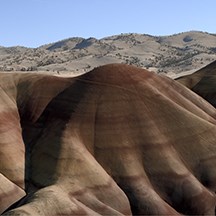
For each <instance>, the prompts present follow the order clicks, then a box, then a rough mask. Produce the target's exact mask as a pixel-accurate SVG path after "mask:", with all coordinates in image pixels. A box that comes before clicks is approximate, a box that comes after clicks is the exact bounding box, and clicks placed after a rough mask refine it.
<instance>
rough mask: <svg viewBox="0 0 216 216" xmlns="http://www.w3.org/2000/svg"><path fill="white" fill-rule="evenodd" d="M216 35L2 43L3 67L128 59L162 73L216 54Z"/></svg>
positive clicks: (62, 68)
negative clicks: (24, 44) (34, 44)
mask: <svg viewBox="0 0 216 216" xmlns="http://www.w3.org/2000/svg"><path fill="white" fill-rule="evenodd" d="M215 54H216V36H215V35H214V34H209V33H205V32H197V31H191V32H184V33H180V34H175V35H171V36H161V37H159V36H151V35H146V34H121V35H115V36H110V37H106V38H102V39H100V40H99V39H95V38H88V39H84V38H78V37H76V38H69V39H66V40H62V41H59V42H56V43H51V44H48V45H44V46H41V47H38V48H35V49H30V48H24V47H9V48H4V47H0V70H2V71H7V70H8V71H10V70H15V71H20V70H30V71H32V70H33V71H35V70H38V71H51V72H53V71H54V72H57V71H58V72H59V73H62V74H63V73H75V74H76V73H84V72H87V71H90V70H92V69H93V68H94V67H97V66H100V65H103V64H108V63H126V64H131V65H136V66H139V67H142V68H147V69H149V70H152V71H156V72H159V73H168V75H169V74H172V73H180V72H185V71H191V70H192V71H195V70H196V69H198V68H201V67H203V66H204V65H207V64H209V63H210V62H212V61H213V60H216V58H215Z"/></svg>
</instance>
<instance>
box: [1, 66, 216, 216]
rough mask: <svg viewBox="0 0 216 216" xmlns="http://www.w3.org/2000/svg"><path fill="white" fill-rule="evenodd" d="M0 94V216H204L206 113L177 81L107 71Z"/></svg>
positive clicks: (212, 135)
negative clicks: (195, 215)
mask: <svg viewBox="0 0 216 216" xmlns="http://www.w3.org/2000/svg"><path fill="white" fill-rule="evenodd" d="M0 86H1V88H0V96H1V97H0V100H1V103H0V155H1V157H0V172H1V175H0V179H1V185H0V200H1V201H0V203H1V204H0V211H1V213H3V212H4V214H5V215H84V214H87V215H130V214H134V215H145V214H147V215H149V214H150V215H151V214H152V215H157V214H158V215H162V214H163V215H180V214H201V215H209V214H214V211H215V194H214V192H215V187H216V183H215V178H216V169H215V167H216V160H215V159H216V145H215V140H216V120H215V116H216V111H215V109H214V108H213V107H212V106H211V105H210V104H209V103H207V102H206V101H205V100H204V99H202V98H201V97H199V96H198V95H196V94H195V93H193V92H191V91H190V90H189V89H187V88H186V87H184V86H182V85H181V84H179V83H178V82H176V81H174V80H171V79H169V78H167V77H164V76H159V75H156V74H154V73H151V72H148V71H146V70H143V69H139V68H136V67H132V66H127V65H122V64H112V65H106V66H102V67H99V68H96V69H94V70H93V71H91V72H89V73H87V74H84V75H82V76H78V77H74V78H61V77H54V76H47V75H39V74H28V73H27V74H15V73H10V74H3V73H2V74H0ZM16 201H18V202H16ZM2 203H3V204H2ZM9 206H10V207H9Z"/></svg>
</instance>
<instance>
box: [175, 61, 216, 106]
mask: <svg viewBox="0 0 216 216" xmlns="http://www.w3.org/2000/svg"><path fill="white" fill-rule="evenodd" d="M176 80H177V81H178V82H180V83H181V84H183V85H185V86H187V87H188V88H190V89H191V90H192V91H194V92H196V93H197V94H198V95H200V96H201V97H203V98H204V99H206V100H207V101H208V102H210V103H211V104H212V105H213V106H214V107H216V61H214V62H212V63H211V64H209V65H207V66H206V67H203V68H201V69H200V70H198V71H197V72H195V73H193V74H191V75H187V76H183V77H179V78H178V79H176Z"/></svg>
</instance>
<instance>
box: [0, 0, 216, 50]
mask: <svg viewBox="0 0 216 216" xmlns="http://www.w3.org/2000/svg"><path fill="white" fill-rule="evenodd" d="M0 8H1V11H0V20H1V24H0V46H15V45H20V46H27V47H37V46H40V45H43V44H47V43H50V42H56V41H58V40H62V39H66V38H69V37H84V38H88V37H96V38H98V39H100V38H103V37H106V36H111V35H116V34H121V33H141V34H151V35H169V34H174V33H180V32H184V31H190V30H198V31H205V32H210V33H216V24H215V22H216V12H215V10H216V0H0Z"/></svg>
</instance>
